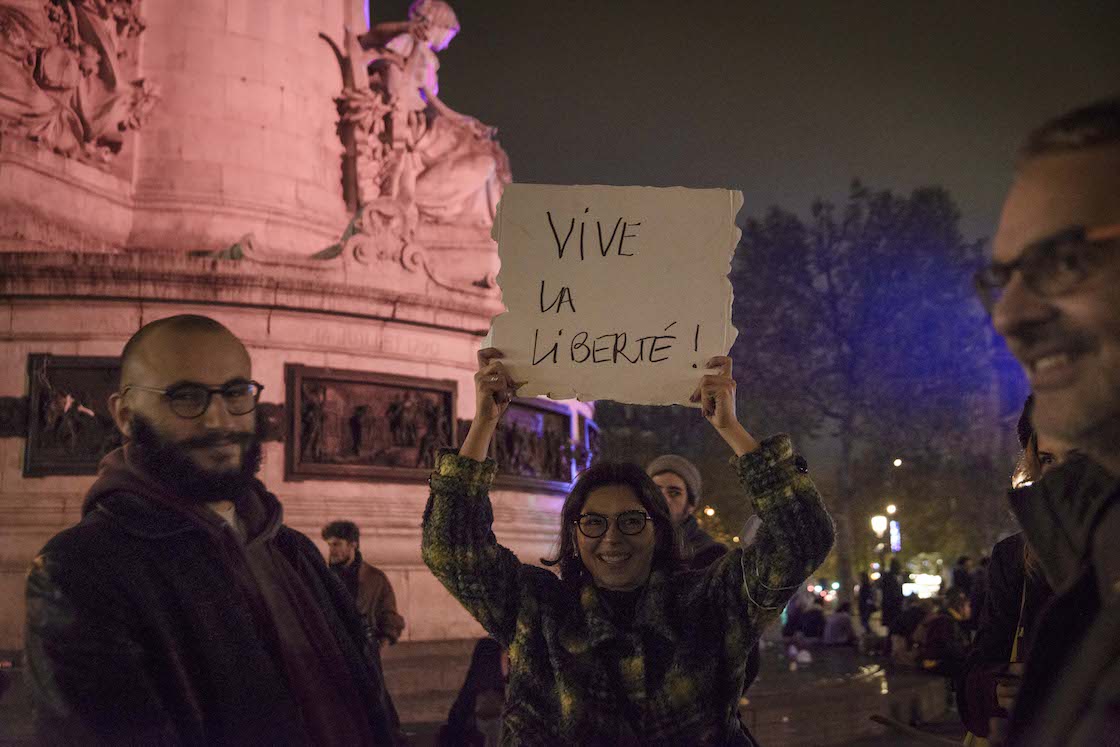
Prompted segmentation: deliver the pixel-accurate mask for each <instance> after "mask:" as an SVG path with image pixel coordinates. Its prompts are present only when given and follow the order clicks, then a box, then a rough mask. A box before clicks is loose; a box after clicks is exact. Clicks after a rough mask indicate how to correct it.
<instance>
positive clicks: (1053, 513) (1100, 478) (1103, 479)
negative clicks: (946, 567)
mask: <svg viewBox="0 0 1120 747" xmlns="http://www.w3.org/2000/svg"><path fill="white" fill-rule="evenodd" d="M1118 489H1120V480H1118V479H1117V478H1116V477H1115V476H1113V475H1112V474H1110V473H1109V472H1108V471H1107V470H1106V469H1104V468H1103V467H1101V466H1100V465H1098V464H1096V463H1094V462H1093V461H1092V460H1090V459H1089V458H1088V457H1085V456H1083V455H1075V456H1073V457H1071V458H1070V459H1069V461H1067V462H1066V463H1065V464H1063V465H1061V466H1060V467H1058V468H1057V469H1054V470H1052V471H1051V472H1050V473H1049V474H1047V475H1046V476H1045V477H1043V478H1042V479H1041V480H1039V481H1037V482H1035V483H1034V484H1033V485H1030V486H1027V487H1023V488H1019V489H1018V490H1012V491H1011V492H1010V494H1009V495H1008V500H1009V501H1010V503H1011V510H1012V511H1014V512H1015V516H1016V518H1018V519H1019V523H1020V525H1022V527H1023V533H1024V535H1025V536H1026V538H1027V541H1028V542H1030V544H1031V546H1032V547H1033V548H1034V549H1035V551H1036V554H1037V555H1038V558H1039V562H1040V564H1041V566H1042V571H1043V573H1044V574H1045V575H1046V580H1047V581H1049V582H1050V586H1051V587H1053V588H1054V590H1055V591H1058V592H1060V591H1062V590H1063V589H1065V588H1066V587H1067V586H1069V585H1070V584H1072V583H1073V582H1074V581H1075V580H1076V579H1077V577H1078V576H1079V575H1080V572H1081V570H1082V569H1083V567H1084V566H1085V564H1086V563H1087V562H1088V560H1089V554H1090V551H1091V549H1092V538H1093V530H1094V529H1095V528H1096V525H1097V521H1098V520H1099V519H1100V517H1101V516H1102V515H1103V514H1104V511H1105V509H1106V508H1108V506H1109V505H1110V502H1111V499H1112V497H1113V496H1114V495H1115V494H1116V492H1117V490H1118Z"/></svg>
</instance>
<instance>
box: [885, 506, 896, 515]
mask: <svg viewBox="0 0 1120 747" xmlns="http://www.w3.org/2000/svg"><path fill="white" fill-rule="evenodd" d="M897 510H898V506H896V505H894V504H893V503H892V504H891V505H889V506H887V513H888V514H890V515H891V516H894V512H895V511H897Z"/></svg>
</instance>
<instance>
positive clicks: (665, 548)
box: [541, 462, 684, 583]
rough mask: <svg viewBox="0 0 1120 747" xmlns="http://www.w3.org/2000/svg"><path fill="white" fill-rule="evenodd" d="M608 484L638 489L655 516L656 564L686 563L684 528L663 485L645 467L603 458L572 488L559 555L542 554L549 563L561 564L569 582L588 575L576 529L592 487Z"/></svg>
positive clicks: (562, 519) (666, 566)
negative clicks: (676, 519)
mask: <svg viewBox="0 0 1120 747" xmlns="http://www.w3.org/2000/svg"><path fill="white" fill-rule="evenodd" d="M607 485H625V486H626V487H628V488H630V489H631V490H632V491H634V495H635V496H636V497H637V499H638V502H639V503H641V504H642V507H643V508H645V510H646V512H647V513H649V515H650V516H652V517H653V531H654V536H655V542H656V544H655V546H654V548H653V568H654V569H661V570H665V571H668V572H670V573H672V572H673V571H676V570H680V569H682V568H683V567H684V543H683V542H682V539H681V532H680V529H679V528H678V527H677V526H676V524H674V523H673V519H672V516H671V515H670V514H669V504H668V503H666V502H665V496H663V495H662V494H661V489H660V488H658V487H657V484H656V483H654V481H653V480H652V479H650V477H649V475H647V474H646V473H645V470H643V469H642V468H641V467H639V466H638V465H636V464H630V463H627V462H599V463H598V464H595V465H592V466H591V467H588V468H587V469H585V470H584V471H583V472H582V473H580V475H579V477H578V478H576V484H575V485H573V486H572V492H570V493H568V497H567V498H566V499H565V500H564V507H563V509H561V511H560V540H559V544H560V549H559V552H558V553H557V555H556V557H555V558H552V559H545V558H541V562H542V563H544V564H545V565H547V566H559V567H560V578H561V579H562V580H564V581H565V582H569V583H578V582H579V581H580V580H582V579H583V578H584V577H585V576H586V575H587V568H586V567H585V566H584V565H583V561H582V560H580V557H579V550H578V546H577V545H576V537H575V532H578V531H579V530H578V529H577V528H576V526H575V523H576V521H577V520H578V519H579V515H580V514H581V513H582V512H583V505H584V504H585V503H587V496H589V495H591V491H592V490H595V489H596V488H601V487H604V486H607Z"/></svg>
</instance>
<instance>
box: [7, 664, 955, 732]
mask: <svg viewBox="0 0 1120 747" xmlns="http://www.w3.org/2000/svg"><path fill="white" fill-rule="evenodd" d="M767 653H768V654H769V656H768V657H767V659H768V661H767V662H766V664H768V665H772V664H775V663H776V662H777V660H776V659H775V661H774V662H770V661H769V659H770V658H773V657H776V656H777V655H778V652H777V651H776V650H771V651H768V652H767ZM851 656H852V654H850V653H848V652H840V653H836V652H829V653H828V654H825V655H820V656H818V657H817V658H816V660H815V662H814V664H813V666H812V667H805V668H802V669H800V670H798V671H797V672H790V671H789V670H788V669H783V668H781V667H779V666H776V665H774V666H767V667H766V668H764V670H763V676H762V678H761V680H760V682H759V683H758V685H759V697H761V696H762V694H763V693H765V692H766V691H768V690H785V689H786V688H790V687H791V686H797V687H795V689H796V690H797V691H798V694H797V695H796V696H795V700H796V704H795V705H794V711H793V712H794V713H795V714H796V717H797V718H798V719H800V718H802V717H807V718H809V719H811V718H812V717H813V716H814V715H817V716H818V717H820V716H822V715H823V714H824V712H826V711H827V710H828V709H829V708H830V707H832V706H834V705H835V703H831V702H829V701H830V697H829V695H828V694H827V688H825V687H815V686H813V684H812V683H814V682H821V683H827V682H830V681H832V680H834V679H835V677H836V676H837V675H838V674H839V673H841V672H845V671H849V670H850V667H851V663H852V662H851V661H849V659H850V658H851ZM13 675H15V676H13ZM0 677H7V678H8V679H9V681H10V682H11V684H10V686H9V687H8V688H7V690H6V691H5V692H4V693H3V696H2V697H0V747H30V745H32V744H33V740H32V732H31V718H30V704H29V702H28V699H27V693H26V690H25V688H24V687H23V683H22V678H21V677H19V673H18V672H15V671H14V670H12V669H10V668H9V669H4V668H3V663H2V661H0ZM806 683H809V685H810V686H809V687H808V688H805V687H803V685H805V684H806ZM806 690H807V692H806ZM843 690H844V689H843V688H842V691H843ZM814 691H817V692H818V693H820V695H818V696H817V698H816V700H814V699H813V697H812V693H813V692H814ZM751 692H752V695H753V694H754V692H755V691H754V690H753V689H752V691H751ZM806 696H808V697H806ZM833 697H834V696H833ZM757 699H758V697H756V700H757ZM791 705H792V704H791ZM861 717H862V716H861ZM819 728H820V729H821V730H822V733H823V734H825V735H827V733H828V726H827V723H826V724H819ZM920 728H921V730H922V732H924V733H925V734H926V736H924V737H922V736H909V735H906V734H903V733H900V732H897V731H890V730H888V729H886V728H885V727H874V728H873V729H872V730H874V731H879V732H880V733H879V735H877V736H864V737H860V738H857V739H853V740H849V741H843V742H838V741H836V740H834V739H827V743H829V744H842V745H847V747H888V746H890V747H917V746H918V745H927V744H938V743H941V744H946V745H947V744H950V743H955V744H960V742H961V739H962V738H963V736H964V729H963V727H961V726H960V724H959V722H958V721H957V719H956V714H955V712H953V711H950V712H948V713H945V714H943V715H942V716H941V718H940V719H939V720H938V721H937V722H935V723H931V724H924V725H922V726H921V727H920ZM404 730H405V732H406V733H407V734H408V735H409V737H410V739H411V743H412V744H413V745H414V746H415V747H434V746H435V744H436V741H435V740H436V735H437V734H438V732H439V724H436V723H424V724H406V725H405V726H404ZM931 737H932V738H931ZM938 738H939V739H940V740H943V741H940V742H938V741H935V740H937V739H938ZM820 743H825V742H823V741H822V742H820ZM805 744H807V743H806V742H805V741H804V740H801V739H798V740H789V739H782V738H771V739H766V740H763V745H764V747H785V745H790V746H791V747H802V745H805Z"/></svg>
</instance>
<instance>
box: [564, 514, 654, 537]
mask: <svg viewBox="0 0 1120 747" xmlns="http://www.w3.org/2000/svg"><path fill="white" fill-rule="evenodd" d="M652 519H653V517H652V516H650V515H649V514H647V513H646V512H645V511H637V510H635V511H623V512H622V513H620V514H619V515H618V516H616V517H615V518H614V524H615V526H617V527H618V531H620V532H622V533H623V534H627V535H631V536H633V535H635V534H641V533H642V530H643V529H645V528H646V522H647V521H651V520H652ZM572 523H573V524H575V525H576V526H578V527H579V531H580V534H582V535H583V536H584V537H588V538H589V539H597V538H599V537H602V536H603V535H604V534H606V533H607V530H608V529H610V528H611V519H610V517H608V516H603V515H602V514H580V515H579V518H578V519H575V520H574V521H573V522H572Z"/></svg>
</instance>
